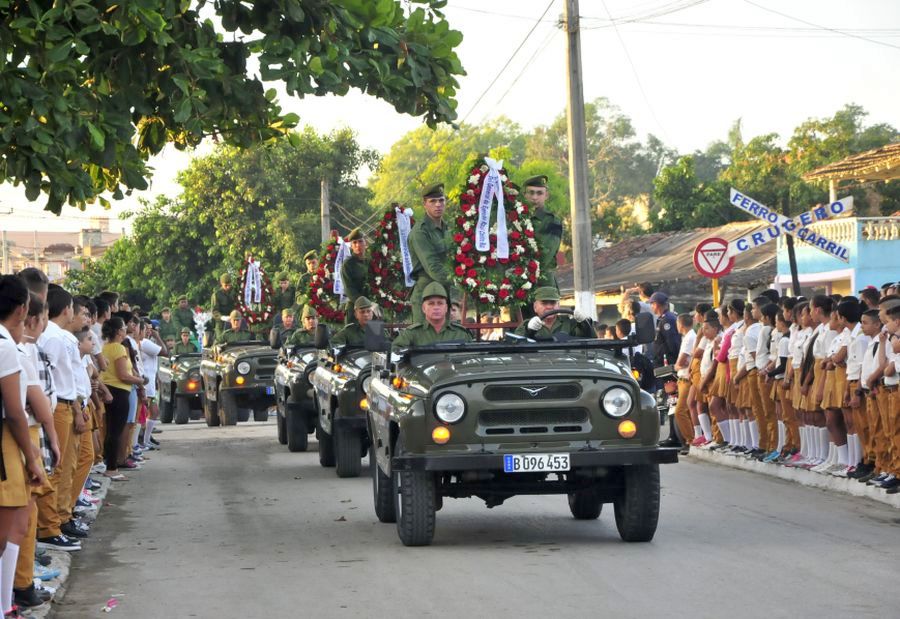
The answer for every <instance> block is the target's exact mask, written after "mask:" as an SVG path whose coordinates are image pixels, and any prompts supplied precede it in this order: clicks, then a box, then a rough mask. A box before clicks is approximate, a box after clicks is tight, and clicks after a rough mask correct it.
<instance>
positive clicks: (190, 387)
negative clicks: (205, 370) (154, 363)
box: [157, 353, 203, 424]
mask: <svg viewBox="0 0 900 619" xmlns="http://www.w3.org/2000/svg"><path fill="white" fill-rule="evenodd" d="M157 376H158V377H159V418H160V420H161V421H162V422H163V423H171V422H172V419H173V418H174V420H175V423H178V424H182V423H187V422H188V421H190V420H191V419H199V418H200V417H202V416H203V406H202V402H201V400H200V392H201V386H202V385H201V381H200V353H182V354H179V355H172V356H171V357H163V356H161V357H160V358H159V370H158V372H157Z"/></svg>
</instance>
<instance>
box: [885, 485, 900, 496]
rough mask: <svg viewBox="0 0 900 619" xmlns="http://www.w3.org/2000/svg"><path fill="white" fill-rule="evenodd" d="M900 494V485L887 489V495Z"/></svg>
mask: <svg viewBox="0 0 900 619" xmlns="http://www.w3.org/2000/svg"><path fill="white" fill-rule="evenodd" d="M898 492H900V484H897V485H895V486H891V487H890V488H888V489H887V494H897V493H898Z"/></svg>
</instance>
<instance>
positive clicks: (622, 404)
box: [600, 387, 631, 417]
mask: <svg viewBox="0 0 900 619" xmlns="http://www.w3.org/2000/svg"><path fill="white" fill-rule="evenodd" d="M600 403H601V404H602V405H603V412H605V413H606V414H607V415H609V416H610V417H624V416H625V415H627V414H628V413H629V412H630V411H631V394H630V393H628V392H627V391H626V390H624V389H622V388H621V387H613V388H612V389H607V391H606V393H604V394H603V398H602V399H601V400H600Z"/></svg>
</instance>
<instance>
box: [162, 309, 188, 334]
mask: <svg viewBox="0 0 900 619" xmlns="http://www.w3.org/2000/svg"><path fill="white" fill-rule="evenodd" d="M185 300H186V299H185ZM176 333H178V327H176V326H175V323H174V322H172V309H171V308H168V307H164V308H162V311H161V312H160V313H159V337H161V338H162V339H163V340H164V341H165V340H167V339H169V338H170V337H171V338H174V337H175V334H176Z"/></svg>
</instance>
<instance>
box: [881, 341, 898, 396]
mask: <svg viewBox="0 0 900 619" xmlns="http://www.w3.org/2000/svg"><path fill="white" fill-rule="evenodd" d="M884 356H885V359H887V364H888V365H891V364H893V365H894V375H893V376H888V375H887V368H885V370H884V372H885V373H884V384H885V385H886V386H888V387H893V386H895V385H897V384H900V353H895V352H894V347H893V346H892V342H891V338H890V337H888V339H887V341H886V342H885V343H884ZM895 412H896V411H895Z"/></svg>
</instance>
